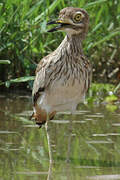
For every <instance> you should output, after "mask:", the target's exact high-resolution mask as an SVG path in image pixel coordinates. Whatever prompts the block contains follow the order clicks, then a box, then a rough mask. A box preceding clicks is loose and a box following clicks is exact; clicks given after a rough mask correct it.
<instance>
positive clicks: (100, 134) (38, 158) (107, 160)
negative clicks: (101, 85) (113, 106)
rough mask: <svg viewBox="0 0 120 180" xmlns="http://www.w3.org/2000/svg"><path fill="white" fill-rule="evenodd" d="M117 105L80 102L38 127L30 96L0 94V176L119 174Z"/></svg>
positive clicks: (74, 179)
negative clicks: (84, 103)
mask: <svg viewBox="0 0 120 180" xmlns="http://www.w3.org/2000/svg"><path fill="white" fill-rule="evenodd" d="M119 109H120V108H119V107H118V108H117V110H116V111H115V112H110V111H109V110H107V108H106V106H105V105H101V106H97V107H96V106H95V105H94V106H92V107H91V106H88V105H80V106H79V109H78V111H76V112H75V113H74V114H73V115H71V114H70V113H69V112H68V113H67V112H66V113H62V112H61V113H59V114H57V115H56V117H55V119H54V120H53V121H51V122H50V123H48V127H47V128H45V126H43V127H42V128H41V129H39V128H38V126H36V125H35V123H34V121H30V120H29V115H30V114H31V110H32V103H31V98H30V96H27V95H13V94H12V95H1V96H0V180H4V179H5V180H9V179H10V180H11V179H12V180H14V179H15V180H23V179H24V180H38V179H40V180H50V179H52V180H87V179H92V180H94V179H102V180H103V179H109V180H110V179H120V110H119Z"/></svg>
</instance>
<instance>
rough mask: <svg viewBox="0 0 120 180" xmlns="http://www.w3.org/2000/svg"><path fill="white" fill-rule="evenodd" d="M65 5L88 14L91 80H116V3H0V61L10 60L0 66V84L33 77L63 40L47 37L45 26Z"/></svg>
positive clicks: (119, 20) (119, 49) (119, 33)
mask: <svg viewBox="0 0 120 180" xmlns="http://www.w3.org/2000/svg"><path fill="white" fill-rule="evenodd" d="M66 6H74V7H82V8H85V9H86V10H87V11H88V13H89V15H90V28H89V33H88V36H87V39H86V40H85V42H84V51H85V54H86V55H87V56H88V57H89V59H90V60H91V62H92V64H93V70H94V76H93V77H94V80H95V81H97V82H114V83H117V82H118V81H119V79H120V69H119V67H120V63H119V62H120V1H119V0H96V1H93V0H91V1H88V0H72V1H68V0H55V1H51V0H29V1H28V0H22V1H21V0H1V2H0V59H1V60H3V59H4V60H8V59H9V60H10V61H11V64H9V65H0V80H1V81H6V80H11V79H14V78H19V77H24V76H25V77H26V76H27V77H28V76H33V75H34V71H35V68H36V64H37V63H38V62H39V61H40V59H41V58H42V57H43V56H45V55H47V54H48V53H50V52H51V51H53V50H54V49H55V48H56V47H57V46H58V45H59V43H60V42H61V41H62V39H63V36H64V34H63V33H58V32H57V33H51V34H48V33H47V27H46V23H47V21H49V20H51V19H55V18H56V17H57V15H58V13H59V11H60V9H62V8H64V7H66ZM56 37H57V38H56ZM28 80H29V78H28ZM30 80H31V78H30ZM19 82H20V81H19ZM22 82H23V80H22ZM29 85H30V83H29Z"/></svg>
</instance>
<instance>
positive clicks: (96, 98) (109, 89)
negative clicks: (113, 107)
mask: <svg viewBox="0 0 120 180" xmlns="http://www.w3.org/2000/svg"><path fill="white" fill-rule="evenodd" d="M114 88H115V86H114V85H112V84H102V83H99V84H97V83H93V84H92V86H91V88H90V89H89V93H88V98H87V101H88V103H97V104H99V103H101V102H103V101H104V102H106V103H109V102H112V101H114V100H117V97H116V96H115V95H113V92H114Z"/></svg>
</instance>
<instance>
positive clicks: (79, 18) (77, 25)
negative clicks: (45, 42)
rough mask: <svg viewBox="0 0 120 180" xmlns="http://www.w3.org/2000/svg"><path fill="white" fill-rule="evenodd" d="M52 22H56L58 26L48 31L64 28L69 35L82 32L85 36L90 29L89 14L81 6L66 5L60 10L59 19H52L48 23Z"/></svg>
mask: <svg viewBox="0 0 120 180" xmlns="http://www.w3.org/2000/svg"><path fill="white" fill-rule="evenodd" d="M50 24H56V25H57V26H55V27H54V28H52V29H50V30H48V32H53V31H57V30H62V31H65V32H67V34H68V35H76V34H81V35H83V36H84V35H85V34H86V33H87V31H88V25H89V16H88V13H87V12H86V11H85V10H83V9H81V8H73V7H66V8H64V9H62V10H61V11H60V13H59V17H58V20H55V21H51V22H49V23H48V25H50Z"/></svg>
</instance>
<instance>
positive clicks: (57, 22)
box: [47, 20, 70, 32]
mask: <svg viewBox="0 0 120 180" xmlns="http://www.w3.org/2000/svg"><path fill="white" fill-rule="evenodd" d="M51 24H57V25H58V26H56V27H54V28H52V29H50V30H48V32H54V31H57V30H62V29H64V27H65V26H68V25H70V24H68V23H66V22H64V21H63V20H57V21H50V22H48V23H47V25H51Z"/></svg>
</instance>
